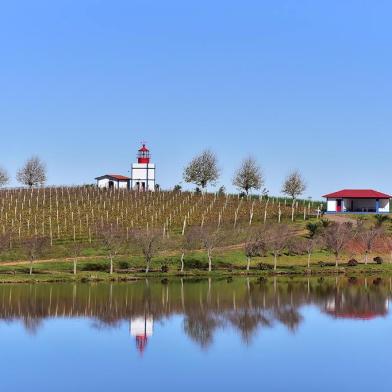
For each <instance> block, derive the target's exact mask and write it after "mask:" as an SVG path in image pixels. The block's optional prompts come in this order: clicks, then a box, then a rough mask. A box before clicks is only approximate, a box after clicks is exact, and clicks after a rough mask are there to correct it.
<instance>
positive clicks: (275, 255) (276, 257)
mask: <svg viewBox="0 0 392 392" xmlns="http://www.w3.org/2000/svg"><path fill="white" fill-rule="evenodd" d="M277 267H278V255H277V254H276V253H274V271H276V269H277Z"/></svg>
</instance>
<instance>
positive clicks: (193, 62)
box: [0, 0, 392, 198]
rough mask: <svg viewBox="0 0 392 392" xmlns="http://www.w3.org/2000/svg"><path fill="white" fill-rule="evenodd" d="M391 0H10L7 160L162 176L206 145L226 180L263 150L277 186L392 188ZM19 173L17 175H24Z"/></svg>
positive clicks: (58, 177)
mask: <svg viewBox="0 0 392 392" xmlns="http://www.w3.org/2000/svg"><path fill="white" fill-rule="evenodd" d="M391 15H392V3H391V2H390V1H382V0H378V1H374V0H372V1H359V0H352V1H345V0H336V1H331V0H329V1H310V0H309V1H306V0H302V1H298V0H293V1H284V0H282V1H272V0H271V1H261V0H257V1H246V0H242V1H229V0H224V1H211V0H209V1H204V0H197V1H193V0H189V1H184V0H175V1H171V0H165V1H158V0H156V1H148V0H140V1H135V0H134V1H132V0H123V1H120V0H110V1H108V0H107V1H99V0H73V1H71V0H56V1H52V0H35V1H31V0H24V1H21V0H14V1H4V2H2V3H1V5H0V132H1V139H0V140H1V147H2V148H1V155H0V166H3V167H5V168H6V169H7V170H8V171H9V173H10V174H11V175H13V176H14V174H15V172H16V170H17V168H18V167H20V166H21V165H22V163H23V162H24V160H25V159H26V158H28V157H29V156H31V155H33V154H38V155H39V156H41V157H42V159H43V160H45V161H46V163H47V166H48V171H49V173H48V174H49V181H48V182H49V183H50V184H82V183H91V182H93V179H94V177H96V176H97V175H101V174H105V173H108V172H115V173H116V172H117V173H119V174H128V173H127V172H128V170H129V168H130V164H131V162H132V161H134V158H135V154H136V150H137V149H138V147H139V143H140V141H142V140H145V141H147V142H148V145H149V146H150V148H151V150H152V154H153V158H154V162H155V163H156V165H157V176H158V183H159V184H161V186H162V187H163V188H167V187H172V186H173V185H174V184H176V183H178V182H180V181H181V177H182V170H183V167H184V165H185V164H186V162H187V161H189V160H190V159H191V158H192V156H194V155H195V154H196V153H198V152H200V151H201V150H203V149H204V148H205V147H208V148H211V149H212V150H214V151H216V153H217V154H218V156H219V160H220V166H221V169H222V178H221V182H220V183H221V184H224V185H225V186H226V187H227V188H228V189H232V188H231V186H230V183H231V178H232V175H233V171H234V170H235V168H236V166H238V164H239V162H240V161H241V159H242V158H244V157H245V156H247V155H249V154H252V155H253V156H255V157H256V158H257V159H258V160H259V162H260V164H261V165H262V167H263V169H264V172H265V176H266V187H267V188H268V189H269V190H270V193H271V194H278V193H279V192H280V188H281V183H282V180H283V178H284V177H285V175H286V174H287V173H288V171H289V170H290V169H294V168H297V169H299V170H301V171H302V173H303V175H304V177H305V178H306V180H307V183H308V190H307V192H306V195H305V196H312V197H313V198H319V197H320V196H321V195H322V194H324V193H327V192H331V191H335V190H338V189H340V188H344V187H361V188H362V187H363V188H368V187H369V188H376V189H378V190H381V191H384V192H392V180H391V179H390V162H391V153H390V151H391V149H390V139H391V124H392V121H391V120H392V105H391V103H392V102H391V101H392V83H391V82H392V77H391V70H392V50H391V42H392V34H391V33H392V23H391ZM13 185H16V182H15V181H13Z"/></svg>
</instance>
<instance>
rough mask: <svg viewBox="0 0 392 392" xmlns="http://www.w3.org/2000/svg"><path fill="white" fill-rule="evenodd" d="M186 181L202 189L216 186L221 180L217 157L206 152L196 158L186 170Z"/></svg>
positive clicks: (210, 152) (208, 151)
mask: <svg viewBox="0 0 392 392" xmlns="http://www.w3.org/2000/svg"><path fill="white" fill-rule="evenodd" d="M183 176H184V180H185V181H186V182H188V183H193V184H196V185H198V186H201V187H202V188H205V187H206V186H207V185H208V184H210V183H211V184H215V183H216V181H217V180H218V178H219V168H218V160H217V158H216V155H215V154H214V153H213V152H212V151H210V150H206V151H204V152H202V153H201V154H200V155H199V156H197V157H195V158H194V159H193V160H192V161H191V162H190V163H189V165H188V166H187V167H186V168H185V170H184V175H183Z"/></svg>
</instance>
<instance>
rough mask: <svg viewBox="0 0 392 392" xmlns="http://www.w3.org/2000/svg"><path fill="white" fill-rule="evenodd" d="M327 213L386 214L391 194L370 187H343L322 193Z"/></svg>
mask: <svg viewBox="0 0 392 392" xmlns="http://www.w3.org/2000/svg"><path fill="white" fill-rule="evenodd" d="M323 197H325V198H326V199H327V213H335V214H336V213H337V214H341V213H354V214H357V213H373V214H382V213H383V214H388V213H389V212H390V211H389V205H390V199H391V198H392V196H390V195H387V194H385V193H381V192H377V191H374V190H372V189H343V190H341V191H338V192H334V193H329V194H328V195H324V196H323Z"/></svg>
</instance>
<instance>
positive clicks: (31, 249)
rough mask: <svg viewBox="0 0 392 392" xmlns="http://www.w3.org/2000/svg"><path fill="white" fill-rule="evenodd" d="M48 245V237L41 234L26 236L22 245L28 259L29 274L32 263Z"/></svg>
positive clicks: (31, 271)
mask: <svg viewBox="0 0 392 392" xmlns="http://www.w3.org/2000/svg"><path fill="white" fill-rule="evenodd" d="M48 245H49V239H48V238H47V237H42V236H38V235H35V236H32V237H29V238H26V239H25V240H24V241H23V243H22V246H23V248H24V250H25V252H26V255H27V257H28V258H29V260H30V271H29V273H30V275H32V274H33V263H34V261H35V260H37V259H38V258H39V257H42V255H43V252H44V251H45V249H46V248H47V247H48Z"/></svg>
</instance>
